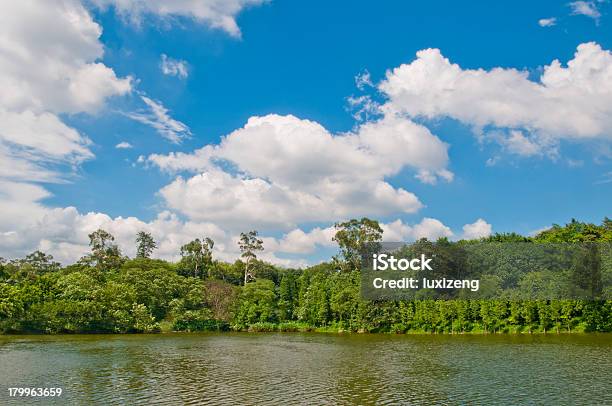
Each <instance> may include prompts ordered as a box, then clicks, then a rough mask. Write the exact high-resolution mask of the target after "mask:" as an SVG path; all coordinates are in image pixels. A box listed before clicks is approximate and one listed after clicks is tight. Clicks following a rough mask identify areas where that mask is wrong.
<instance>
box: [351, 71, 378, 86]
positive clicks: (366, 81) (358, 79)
mask: <svg viewBox="0 0 612 406" xmlns="http://www.w3.org/2000/svg"><path fill="white" fill-rule="evenodd" d="M355 86H357V89H359V90H365V88H366V87H372V86H374V84H373V83H372V77H371V76H370V72H368V71H367V70H365V71H363V72H362V73H360V74H358V75H357V76H355Z"/></svg>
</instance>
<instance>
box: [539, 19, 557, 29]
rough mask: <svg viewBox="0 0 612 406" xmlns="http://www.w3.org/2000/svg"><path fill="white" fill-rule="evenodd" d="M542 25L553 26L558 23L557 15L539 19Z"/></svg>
mask: <svg viewBox="0 0 612 406" xmlns="http://www.w3.org/2000/svg"><path fill="white" fill-rule="evenodd" d="M538 24H539V25H540V27H552V26H554V25H557V19H556V18H555V17H550V18H541V19H539V20H538Z"/></svg>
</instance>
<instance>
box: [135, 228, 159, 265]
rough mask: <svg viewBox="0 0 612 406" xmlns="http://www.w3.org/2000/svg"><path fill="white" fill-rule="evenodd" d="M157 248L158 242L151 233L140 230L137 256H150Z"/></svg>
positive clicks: (137, 236)
mask: <svg viewBox="0 0 612 406" xmlns="http://www.w3.org/2000/svg"><path fill="white" fill-rule="evenodd" d="M155 248H157V243H156V242H155V240H154V239H153V236H152V235H151V233H147V232H146V231H139V232H138V234H137V235H136V258H150V257H151V254H152V253H153V251H154V250H155Z"/></svg>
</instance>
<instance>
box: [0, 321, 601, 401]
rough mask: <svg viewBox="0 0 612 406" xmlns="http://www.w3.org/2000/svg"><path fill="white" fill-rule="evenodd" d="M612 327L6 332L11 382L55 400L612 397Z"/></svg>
mask: <svg viewBox="0 0 612 406" xmlns="http://www.w3.org/2000/svg"><path fill="white" fill-rule="evenodd" d="M611 350H612V337H610V335H547V336H541V335H537V336H536V335H534V336H467V335H466V336H442V335H441V336H437V335H422V336H393V335H324V334H291V333H288V334H262V333H260V334H246V333H243V334H180V335H178V334H163V335H130V336H117V335H91V336H12V337H9V336H0V391H1V392H0V404H9V405H10V404H27V403H28V402H30V403H34V404H37V403H40V404H43V403H44V404H52V403H53V402H52V400H50V399H49V398H47V399H44V400H39V401H38V402H37V401H35V400H32V399H26V401H24V398H9V397H8V390H7V388H8V387H25V386H28V387H62V388H63V390H64V393H63V395H62V397H61V398H60V399H55V402H56V404H130V405H132V404H150V403H154V404H207V403H213V404H219V403H223V404H258V405H260V404H279V403H291V404H306V405H315V404H331V405H338V404H360V405H367V404H398V403H401V404H431V403H436V404H456V403H470V404H487V405H490V404H525V403H526V404H551V405H558V404H598V405H602V404H612V383H611V382H612V357H611V356H610V354H611Z"/></svg>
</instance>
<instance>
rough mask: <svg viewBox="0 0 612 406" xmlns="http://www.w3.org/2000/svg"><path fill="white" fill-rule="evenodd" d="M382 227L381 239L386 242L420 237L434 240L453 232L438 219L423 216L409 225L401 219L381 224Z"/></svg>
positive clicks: (448, 235) (451, 234) (450, 235)
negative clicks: (415, 222) (417, 221)
mask: <svg viewBox="0 0 612 406" xmlns="http://www.w3.org/2000/svg"><path fill="white" fill-rule="evenodd" d="M381 228H382V229H383V231H384V232H383V240H384V241H388V242H403V241H415V240H418V239H420V238H427V239H428V240H430V241H436V240H437V239H438V238H442V237H448V238H450V237H452V236H453V235H454V234H453V232H452V231H451V229H450V228H449V227H447V226H445V225H444V224H443V223H442V222H441V221H440V220H437V219H433V218H429V217H425V218H423V219H422V220H421V221H420V222H419V223H417V224H415V225H413V226H410V225H408V224H405V223H404V222H402V221H401V220H395V221H393V222H391V223H387V224H381Z"/></svg>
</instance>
